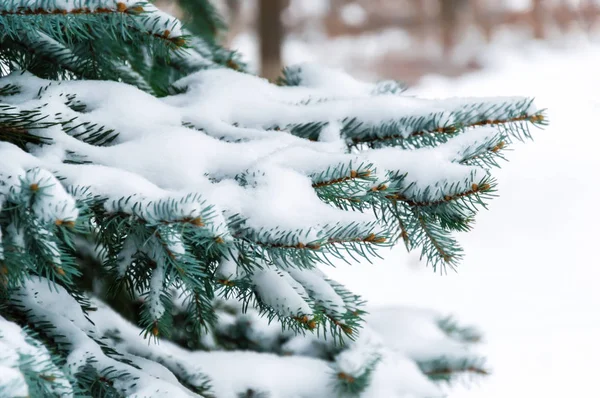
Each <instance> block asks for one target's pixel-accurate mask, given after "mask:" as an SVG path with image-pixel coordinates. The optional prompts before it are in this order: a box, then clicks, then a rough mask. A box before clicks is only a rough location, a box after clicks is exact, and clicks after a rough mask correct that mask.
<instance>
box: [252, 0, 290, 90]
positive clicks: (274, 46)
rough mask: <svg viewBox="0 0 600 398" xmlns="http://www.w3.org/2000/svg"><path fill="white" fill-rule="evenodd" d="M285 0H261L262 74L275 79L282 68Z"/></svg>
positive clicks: (259, 27) (272, 79)
mask: <svg viewBox="0 0 600 398" xmlns="http://www.w3.org/2000/svg"><path fill="white" fill-rule="evenodd" d="M282 11H283V0H260V6H259V19H258V34H259V40H260V62H261V75H262V76H263V77H266V78H267V79H269V80H271V81H275V80H276V79H277V77H278V76H279V74H280V72H281V68H282V60H281V47H282V43H283V36H284V31H283V24H282V23H281V12H282Z"/></svg>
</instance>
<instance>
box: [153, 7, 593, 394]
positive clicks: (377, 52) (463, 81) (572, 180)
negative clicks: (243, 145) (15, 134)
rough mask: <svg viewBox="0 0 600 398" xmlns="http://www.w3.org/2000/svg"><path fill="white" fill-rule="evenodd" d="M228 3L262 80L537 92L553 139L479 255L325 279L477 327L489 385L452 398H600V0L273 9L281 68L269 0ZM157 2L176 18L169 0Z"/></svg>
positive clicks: (528, 164) (388, 260)
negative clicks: (284, 73) (318, 77)
mask: <svg viewBox="0 0 600 398" xmlns="http://www.w3.org/2000/svg"><path fill="white" fill-rule="evenodd" d="M216 3H217V4H218V5H220V6H221V9H222V10H223V12H224V14H225V15H226V16H227V18H228V23H230V31H229V34H228V36H227V37H226V38H225V40H226V42H227V43H229V47H231V48H235V49H238V50H239V51H240V52H241V53H242V54H243V55H244V58H245V60H247V61H248V62H249V63H250V65H251V68H253V69H254V70H255V71H256V72H260V71H261V56H262V62H263V64H264V63H265V61H266V63H269V62H271V63H273V62H274V63H275V65H276V66H274V67H271V68H269V67H268V66H267V67H266V68H263V71H262V72H263V74H264V75H266V76H269V75H270V74H272V73H274V72H272V71H273V70H278V68H279V65H278V63H279V62H281V63H282V64H283V65H286V64H295V63H299V62H306V61H308V62H317V63H321V64H325V65H328V66H332V67H338V68H343V69H344V70H346V71H348V72H350V73H352V74H353V75H355V76H358V77H362V78H365V79H369V80H377V79H381V78H393V79H399V80H403V81H406V82H408V83H409V84H410V85H411V88H410V89H409V93H411V94H414V95H418V96H427V97H447V96H471V95H473V96H486V95H524V96H533V97H536V100H537V105H538V107H540V108H548V115H549V119H550V126H549V128H547V129H546V130H544V131H543V132H541V133H538V134H536V135H535V144H533V145H520V146H518V148H517V149H518V150H515V151H514V152H513V153H510V154H509V156H508V159H509V163H507V164H505V165H503V168H502V169H500V170H499V172H498V174H497V176H498V180H499V184H500V186H501V191H502V192H501V195H500V196H499V197H498V198H496V199H495V200H494V201H492V203H491V205H490V211H484V212H482V213H481V214H480V215H479V217H478V220H477V225H476V228H475V230H474V231H473V233H468V234H463V235H462V236H460V237H459V240H460V242H461V243H462V244H463V245H464V247H465V252H466V253H467V255H466V257H465V260H464V261H463V263H462V264H461V265H460V267H459V269H458V272H457V273H453V272H450V273H449V274H448V275H443V276H440V275H438V274H434V273H433V271H432V270H431V269H430V268H427V267H426V266H425V264H424V263H420V261H419V257H418V253H416V252H415V253H414V254H406V252H405V249H404V248H403V247H400V246H399V247H396V248H394V249H393V250H391V251H389V252H387V253H385V254H384V255H383V257H384V258H383V259H382V260H379V261H376V262H375V264H373V265H371V264H368V263H366V264H363V265H361V266H356V265H355V266H347V265H345V264H342V263H340V264H339V265H338V267H337V268H335V269H328V270H327V271H328V272H329V273H330V275H331V276H332V277H333V278H334V279H337V280H338V281H339V282H341V283H343V284H345V285H346V286H347V287H349V288H350V289H351V290H353V291H355V292H357V293H359V294H361V295H363V296H364V297H365V298H366V299H367V300H368V301H369V303H370V305H371V306H374V307H386V306H389V305H409V306H416V307H422V308H434V309H436V310H440V311H442V312H446V313H451V314H454V315H456V316H457V317H459V318H460V319H461V321H465V322H466V323H467V324H469V323H471V324H475V325H478V327H479V328H480V329H481V330H482V331H483V332H484V336H485V342H484V344H483V345H482V347H481V351H482V352H483V353H484V354H485V355H486V357H487V360H488V361H487V363H488V365H489V366H490V368H491V370H492V374H491V375H490V376H489V377H487V378H486V379H484V380H481V381H480V382H479V381H476V383H475V385H473V384H471V383H469V385H468V386H466V387H465V388H460V387H459V388H453V389H452V391H451V392H450V395H449V398H476V397H477V398H501V397H502V398H504V397H567V396H573V397H574V396H577V397H595V396H598V394H599V391H600V386H599V385H598V382H597V378H596V377H595V375H596V372H597V369H598V365H597V358H598V357H600V343H598V339H597V336H599V335H600V311H598V304H600V293H599V290H598V280H599V278H600V268H599V267H598V265H599V264H600V262H599V261H598V259H597V257H598V256H597V255H596V253H595V252H596V250H595V245H596V240H597V237H598V231H597V228H596V227H595V226H596V225H598V223H599V222H600V215H599V213H598V212H597V211H595V210H594V209H595V208H596V204H597V201H598V195H599V194H600V188H599V186H598V180H599V177H598V170H600V157H598V156H597V153H596V151H597V147H598V145H599V144H600V138H599V137H600V134H599V133H598V131H597V130H598V128H597V126H595V124H594V122H593V120H594V119H595V117H596V115H597V114H598V113H599V112H600V100H599V99H598V96H597V93H598V92H599V90H600V79H598V77H597V71H598V70H600V2H598V1H596V0H356V1H352V0H291V1H285V0H282V1H277V0H262V3H264V4H265V5H269V6H273V5H274V4H276V3H280V5H279V7H281V21H282V25H283V30H284V31H285V36H282V37H281V45H282V47H281V54H280V57H281V58H280V59H276V60H275V61H273V54H269V53H268V50H267V54H264V53H262V54H261V50H260V45H259V43H260V40H259V37H260V32H261V30H260V17H259V15H258V14H259V11H258V6H259V5H260V4H259V3H261V1H259V0H244V1H235V0H222V1H220V2H216ZM157 5H158V6H159V7H162V8H164V9H165V10H168V11H169V12H171V13H174V14H176V15H177V13H178V9H177V8H176V6H175V5H174V4H173V3H172V2H170V1H169V0H160V1H157ZM267 17H269V16H267ZM271 17H272V16H271ZM263 18H264V16H263ZM456 21H457V22H456ZM267 34H268V32H267ZM275 58H277V57H275Z"/></svg>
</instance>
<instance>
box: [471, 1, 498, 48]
mask: <svg viewBox="0 0 600 398" xmlns="http://www.w3.org/2000/svg"><path fill="white" fill-rule="evenodd" d="M469 5H470V6H471V11H472V13H473V19H474V20H475V25H476V26H477V27H478V28H479V29H480V30H481V32H482V33H483V37H484V38H485V40H486V41H487V42H490V41H491V40H492V34H493V27H492V20H491V19H492V18H490V16H489V11H488V4H487V2H486V1H485V0H469Z"/></svg>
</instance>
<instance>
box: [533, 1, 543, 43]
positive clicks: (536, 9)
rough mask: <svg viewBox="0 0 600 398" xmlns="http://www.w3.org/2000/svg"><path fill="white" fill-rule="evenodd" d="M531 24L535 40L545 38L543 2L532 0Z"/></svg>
mask: <svg viewBox="0 0 600 398" xmlns="http://www.w3.org/2000/svg"><path fill="white" fill-rule="evenodd" d="M531 15H532V23H533V37H535V38H536V39H544V38H546V29H545V26H544V25H545V22H546V10H545V5H544V0H533V10H532V11H531Z"/></svg>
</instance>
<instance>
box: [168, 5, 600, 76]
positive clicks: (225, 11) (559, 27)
mask: <svg viewBox="0 0 600 398" xmlns="http://www.w3.org/2000/svg"><path fill="white" fill-rule="evenodd" d="M213 2H214V4H215V5H216V6H217V7H218V9H219V10H220V11H221V14H222V15H224V17H225V20H226V22H227V24H228V26H229V30H228V32H227V34H226V35H225V36H224V37H223V38H222V41H223V42H224V43H225V45H226V46H227V47H230V48H236V49H239V50H240V51H241V52H242V53H243V54H244V55H245V56H246V59H247V60H248V61H250V63H251V65H252V67H253V69H254V71H255V72H257V73H260V74H261V75H263V76H265V77H267V78H270V79H274V78H276V77H277V76H278V74H279V72H280V70H281V66H282V65H284V64H289V63H296V62H298V61H306V60H314V61H317V62H319V63H324V64H327V65H330V66H339V67H344V68H345V69H347V70H349V71H350V72H352V73H353V74H354V75H360V76H364V77H371V78H373V77H376V78H391V79H399V80H403V81H406V82H408V83H411V84H412V83H415V82H416V81H418V79H419V78H420V77H422V76H423V75H427V74H441V75H445V76H459V75H461V74H464V73H468V72H470V71H473V70H477V69H479V68H481V67H482V65H481V61H480V60H479V59H478V57H479V56H480V55H481V53H482V51H483V50H484V49H485V48H486V47H488V46H489V45H490V44H492V43H494V42H497V41H498V40H499V39H501V40H503V41H510V40H512V41H513V42H514V44H515V45H518V44H519V43H520V42H522V40H524V39H537V40H546V41H555V40H556V39H559V38H561V37H564V36H567V35H572V34H573V33H578V34H585V35H590V36H593V35H594V34H597V32H598V29H599V27H600V24H599V23H598V22H599V21H598V19H599V17H600V0H214V1H213ZM156 5H157V6H159V7H160V8H162V9H164V10H166V11H168V12H169V13H171V14H174V15H177V16H180V17H181V16H182V15H181V11H180V10H179V9H178V8H177V0H157V1H156Z"/></svg>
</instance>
